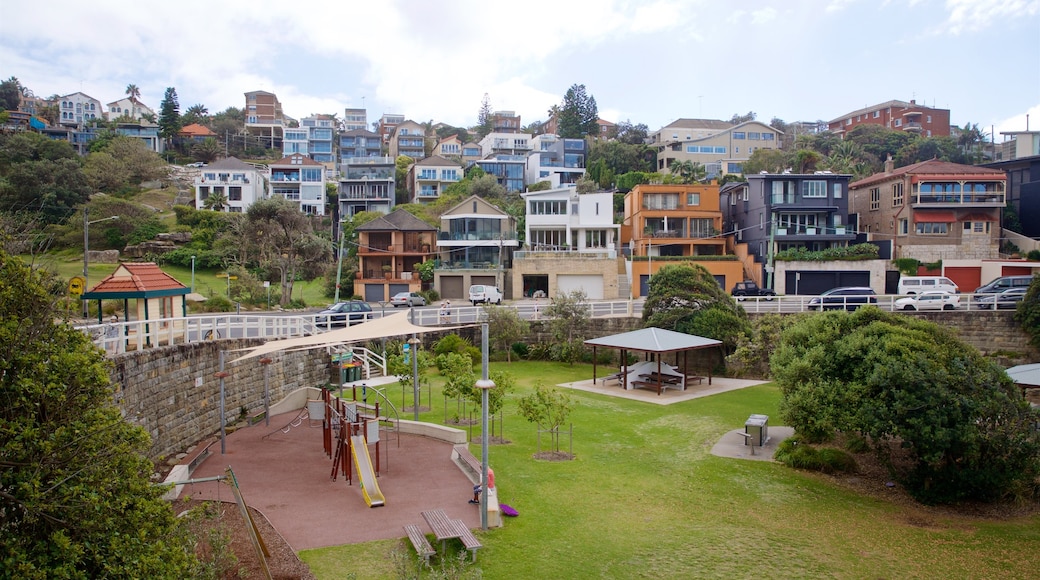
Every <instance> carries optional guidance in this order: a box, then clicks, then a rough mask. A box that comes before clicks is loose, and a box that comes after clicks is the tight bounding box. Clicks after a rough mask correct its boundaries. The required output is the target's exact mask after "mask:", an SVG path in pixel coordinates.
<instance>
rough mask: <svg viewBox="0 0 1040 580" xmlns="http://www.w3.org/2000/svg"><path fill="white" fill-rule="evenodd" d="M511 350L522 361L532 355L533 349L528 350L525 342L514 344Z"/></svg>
mask: <svg viewBox="0 0 1040 580" xmlns="http://www.w3.org/2000/svg"><path fill="white" fill-rule="evenodd" d="M510 348H511V349H512V350H513V354H515V355H516V357H517V358H521V359H524V358H527V355H529V354H530V353H531V349H530V348H528V346H527V343H525V342H514V343H513V345H512V346H511V347H510Z"/></svg>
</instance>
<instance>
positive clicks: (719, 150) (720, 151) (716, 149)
mask: <svg viewBox="0 0 1040 580" xmlns="http://www.w3.org/2000/svg"><path fill="white" fill-rule="evenodd" d="M713 153H722V154H723V155H725V153H726V148H725V147H716V148H715V151H713Z"/></svg>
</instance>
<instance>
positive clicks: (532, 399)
mask: <svg viewBox="0 0 1040 580" xmlns="http://www.w3.org/2000/svg"><path fill="white" fill-rule="evenodd" d="M572 406H573V404H572V399H571V397H570V395H568V394H566V393H564V392H562V391H560V390H559V389H554V388H551V387H547V386H545V384H544V383H542V382H541V380H539V382H538V384H537V385H536V386H535V390H534V392H533V393H531V394H530V395H526V396H524V397H521V398H520V400H519V401H518V402H517V411H518V412H519V413H520V416H521V417H523V418H524V419H527V421H528V422H530V423H534V424H536V425H538V427H539V428H541V429H543V430H546V431H549V433H550V440H551V445H552V451H553V452H554V453H559V452H560V427H561V426H562V425H563V424H564V423H565V422H566V421H567V417H570V414H571V408H572Z"/></svg>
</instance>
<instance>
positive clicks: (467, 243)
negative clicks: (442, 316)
mask: <svg viewBox="0 0 1040 580" xmlns="http://www.w3.org/2000/svg"><path fill="white" fill-rule="evenodd" d="M518 245H519V242H518V241H517V236H516V219H515V218H513V217H512V216H510V215H509V214H507V213H506V212H504V211H502V210H501V209H499V208H497V207H495V206H494V205H492V204H491V203H490V202H488V201H487V200H484V199H481V198H479V197H477V196H475V195H474V196H470V197H469V198H467V199H465V200H463V201H462V202H460V203H458V204H457V205H455V206H454V207H452V208H450V209H448V210H447V211H445V212H444V213H443V214H441V226H440V233H439V234H438V236H437V253H438V256H439V257H440V263H439V265H438V266H437V270H436V272H435V274H434V285H435V286H436V288H437V289H438V290H439V291H440V293H441V296H442V297H444V298H450V299H452V300H455V299H460V300H465V299H466V297H467V296H468V288H469V287H470V285H472V284H487V285H490V286H497V287H498V288H502V289H503V291H505V288H506V286H507V284H506V278H507V275H508V270H509V269H510V268H511V266H512V259H513V253H514V252H515V251H516V248H517V247H518Z"/></svg>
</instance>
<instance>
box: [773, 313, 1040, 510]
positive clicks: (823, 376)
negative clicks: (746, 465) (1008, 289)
mask: <svg viewBox="0 0 1040 580" xmlns="http://www.w3.org/2000/svg"><path fill="white" fill-rule="evenodd" d="M771 367H772V372H773V377H774V379H775V380H776V382H777V384H778V385H779V386H780V391H781V396H782V399H781V406H780V413H781V418H782V419H783V421H784V423H785V424H786V425H791V426H793V427H794V428H795V430H796V431H797V432H798V434H799V435H800V436H802V437H804V439H805V440H806V441H810V442H811V441H826V440H828V439H830V438H832V437H833V436H834V435H836V434H837V433H842V434H844V435H845V436H846V437H848V438H851V439H855V440H859V441H862V442H864V443H866V444H867V446H869V447H871V448H873V450H874V452H875V453H877V454H878V456H879V457H880V458H881V459H882V460H883V461H884V463H885V464H886V465H887V466H888V468H889V471H890V472H891V474H892V477H893V478H895V479H896V480H897V481H899V482H901V483H902V484H903V485H904V486H905V487H906V489H907V491H908V492H909V493H910V494H911V495H912V496H914V497H915V498H916V499H918V500H919V501H922V502H925V503H948V502H960V501H967V500H983V501H988V500H993V499H997V498H1001V497H1005V496H1007V495H1010V494H1013V493H1014V492H1015V491H1016V490H1019V489H1023V488H1025V487H1028V486H1035V484H1036V477H1037V475H1038V474H1040V464H1038V457H1040V433H1038V432H1037V431H1036V427H1035V426H1036V423H1037V421H1038V420H1040V414H1038V413H1037V412H1036V411H1035V410H1031V409H1030V408H1029V405H1028V403H1027V402H1026V401H1025V399H1024V398H1023V397H1022V394H1021V392H1019V391H1018V389H1017V388H1016V387H1015V386H1014V385H1013V384H1012V382H1011V379H1010V378H1009V377H1008V376H1007V373H1005V372H1004V370H1003V369H1001V368H1000V367H998V366H997V365H996V364H994V363H992V362H990V361H989V360H987V359H986V358H985V357H983V356H982V355H981V354H980V353H979V352H978V351H977V350H975V349H974V348H972V347H970V346H968V345H967V344H965V343H963V342H961V341H960V340H959V339H958V338H957V337H956V335H955V334H954V332H952V331H951V330H949V329H947V328H944V327H941V326H938V325H936V324H933V323H930V322H927V321H924V320H921V319H918V318H915V317H909V316H902V315H899V314H893V313H890V312H883V311H881V310H879V309H878V308H874V307H870V308H861V309H859V310H857V311H855V312H852V313H845V312H841V313H838V312H828V313H821V314H814V315H810V316H806V317H803V318H802V319H801V320H799V321H798V322H797V323H796V324H794V325H792V326H791V327H790V328H788V329H787V330H785V331H784V332H783V334H782V338H781V342H780V345H779V346H778V347H777V349H776V352H775V353H774V355H773V357H772V362H771ZM1034 489H1035V488H1034Z"/></svg>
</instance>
